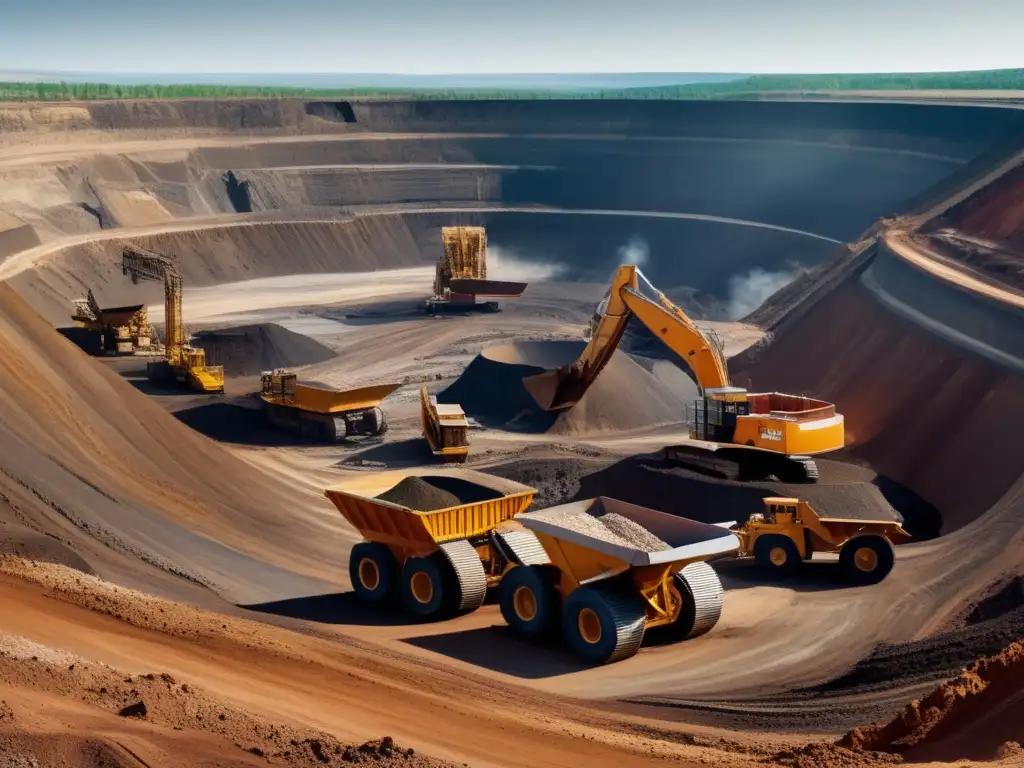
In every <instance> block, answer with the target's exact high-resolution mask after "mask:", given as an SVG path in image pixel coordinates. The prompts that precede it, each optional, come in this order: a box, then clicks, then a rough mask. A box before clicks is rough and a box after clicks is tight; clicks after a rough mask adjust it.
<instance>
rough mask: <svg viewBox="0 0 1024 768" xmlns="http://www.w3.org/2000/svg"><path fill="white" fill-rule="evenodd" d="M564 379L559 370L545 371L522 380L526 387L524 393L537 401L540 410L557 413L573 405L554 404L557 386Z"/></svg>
mask: <svg viewBox="0 0 1024 768" xmlns="http://www.w3.org/2000/svg"><path fill="white" fill-rule="evenodd" d="M564 379H565V374H564V373H563V372H562V371H560V370H558V371H545V372H544V373H537V374H534V375H533V376H526V377H525V378H523V386H524V387H526V391H527V392H529V393H530V396H531V397H532V398H533V399H534V400H536V401H537V405H539V406H540V407H541V410H544V411H559V410H562V409H563V408H571V407H572V406H573V405H575V403H567V404H564V405H562V404H561V403H559V404H556V403H555V397H556V396H557V395H558V389H559V385H560V384H561V383H562V381H563V380H564Z"/></svg>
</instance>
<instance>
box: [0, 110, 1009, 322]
mask: <svg viewBox="0 0 1024 768" xmlns="http://www.w3.org/2000/svg"><path fill="white" fill-rule="evenodd" d="M346 104H347V105H348V106H346ZM54 109H56V108H55V107H47V106H39V107H31V108H30V107H26V106H25V105H15V106H14V107H3V106H0V124H2V125H5V126H14V128H12V129H11V131H10V132H9V133H8V134H5V135H7V136H8V137H10V136H13V135H15V134H17V135H19V136H21V137H22V138H26V139H27V138H31V137H35V139H37V140H40V139H45V140H49V141H54V142H56V141H60V142H65V141H71V140H74V138H75V136H80V137H83V138H85V137H87V136H91V135H92V134H91V133H89V132H90V131H96V130H98V129H109V130H110V131H112V132H114V134H119V135H121V136H125V137H128V138H132V139H134V138H138V137H145V138H152V139H157V138H162V137H168V136H171V137H175V140H178V139H180V138H181V137H192V138H194V139H195V140H194V142H192V144H191V147H190V146H189V143H188V142H186V143H185V144H183V145H180V146H179V145H175V147H176V148H175V149H173V151H171V150H168V151H164V152H161V151H159V150H157V149H156V147H155V145H154V146H153V147H151V148H150V149H148V150H147V151H146V152H145V153H144V154H133V152H132V151H128V150H125V154H118V153H117V152H114V153H113V154H109V155H98V156H94V157H76V158H73V159H70V160H60V161H59V162H58V161H56V160H55V161H53V162H49V163H39V164H30V165H28V166H25V165H22V166H19V167H18V168H17V169H11V170H7V169H5V168H4V167H3V163H2V162H0V181H2V182H3V183H2V184H0V213H2V214H3V218H2V220H0V258H2V257H4V256H6V255H11V254H13V253H16V252H20V251H21V250H23V249H24V248H25V247H27V246H29V245H31V244H32V243H33V238H34V237H37V238H39V239H40V240H43V241H46V242H51V241H55V240H57V239H60V238H63V237H68V236H74V237H83V236H89V235H93V234H95V235H97V236H99V235H101V234H102V230H103V229H107V228H112V227H129V228H138V227H149V228H153V229H155V230H159V229H162V228H163V229H166V228H170V225H172V224H173V227H174V228H177V229H180V231H178V232H175V233H173V234H167V235H159V236H157V235H150V234H144V233H142V234H140V235H139V237H141V238H142V239H143V241H144V242H147V243H148V244H149V245H150V246H157V247H166V248H173V249H176V250H177V251H179V252H180V253H181V254H183V258H184V259H185V261H186V262H187V264H186V270H187V273H188V274H187V275H186V279H187V280H188V281H189V283H190V284H195V285H209V284H213V283H217V282H221V281H223V280H234V279H245V278H248V277H264V276H272V275H280V274H287V273H289V272H319V271H350V270H359V269H373V268H384V267H389V266H408V265H411V264H431V263H433V262H434V261H435V260H436V259H437V257H438V256H439V255H440V240H439V237H438V236H437V228H438V227H439V226H440V225H441V224H443V223H449V224H450V223H465V224H484V225H486V226H487V227H488V233H489V239H490V242H491V243H492V244H493V245H494V246H495V248H496V249H497V250H498V251H499V252H502V251H503V252H505V253H509V254H512V255H514V256H517V257H519V258H523V259H527V260H535V261H545V262H554V263H556V264H558V265H559V266H560V267H561V269H562V276H563V277H565V278H567V279H577V280H587V281H595V282H602V283H603V282H605V281H606V280H607V279H608V275H609V274H610V273H611V270H612V269H613V268H614V266H616V265H617V264H618V263H621V261H622V260H623V259H624V258H629V257H630V256H629V254H634V255H635V254H637V253H639V258H641V259H642V260H643V262H644V263H643V268H644V269H645V271H646V272H647V274H648V275H649V277H651V279H652V280H653V281H654V282H655V283H656V284H657V285H658V286H659V287H661V288H662V289H664V290H667V291H669V292H672V291H673V290H675V289H681V288H683V287H687V288H692V289H696V290H698V291H701V292H705V293H707V294H709V295H710V296H711V297H712V298H713V299H714V300H715V301H716V302H720V303H723V304H724V303H728V302H729V301H730V297H731V294H732V292H733V290H734V288H733V284H732V280H733V278H736V277H740V278H743V277H744V276H746V275H748V274H749V273H750V272H751V271H753V270H755V269H761V270H764V271H767V272H769V273H771V274H773V275H775V276H776V278H778V280H781V281H784V280H785V279H789V278H790V277H793V276H795V275H797V274H799V273H800V271H801V270H803V269H805V268H808V267H812V266H814V265H816V264H820V263H822V262H824V261H825V260H827V259H829V258H830V257H832V256H833V255H834V254H835V253H836V252H837V251H838V250H839V249H840V247H841V246H840V245H839V243H843V242H847V241H850V240H855V239H857V238H858V237H859V236H860V234H861V233H862V232H863V231H864V230H865V229H866V228H868V227H870V226H871V225H872V223H873V222H874V221H875V220H877V219H878V217H880V216H885V215H891V214H893V213H895V212H898V211H900V210H901V209H902V206H904V205H905V204H907V201H909V200H912V199H914V198H915V196H919V195H921V194H923V193H925V192H926V191H927V190H929V189H932V188H933V187H934V186H935V185H937V184H941V183H942V182H943V180H944V179H947V178H949V177H950V175H951V174H956V173H959V172H962V171H963V169H965V168H969V167H970V161H971V160H972V158H975V157H977V156H979V155H983V154H984V153H985V152H986V151H988V150H989V149H990V148H991V147H993V146H997V145H1000V143H1001V142H1005V141H1006V140H1007V138H1006V137H1007V136H1008V135H1019V134H1020V133H1022V132H1024V116H1022V114H1021V113H1020V112H1018V111H1016V110H1003V109H986V108H982V107H943V106H934V105H906V104H854V103H843V104H836V103H831V104H829V103H820V104H818V103H772V102H751V103H745V102H637V101H629V102H613V101H595V102H579V101H570V102H557V101H539V102H510V101H497V102H435V103H429V102H355V101H354V102H351V103H347V102H338V103H333V102H302V101H298V100H266V101H260V100H248V101H246V100H239V101H231V102H187V101H185V102H163V103H156V102H144V101H140V102H130V103H128V102H125V103H116V102H115V103H108V102H105V103H97V104H83V105H75V107H74V108H68V110H70V111H68V112H66V113H63V112H62V113H60V114H61V115H63V117H62V118H61V119H57V118H56V117H54V115H55V114H57V113H56V112H54V111H53V110H54ZM4 115H6V117H4ZM47 116H49V117H47ZM65 118H66V119H65ZM5 121H6V122H5ZM382 132H388V134H387V135H384V133H382ZM423 132H431V133H430V135H424V134H423ZM312 133H319V134H324V135H321V136H317V137H313V136H310V135H309V134H312ZM41 134H46V135H41ZM213 134H217V135H218V136H220V137H224V136H225V135H227V136H230V137H234V138H235V139H239V140H241V139H248V138H251V141H249V142H248V143H245V144H241V143H240V144H237V145H233V146H224V145H222V144H223V140H222V139H217V140H216V141H214V139H212V138H207V137H211V136H212V135H213ZM288 136H294V141H290V140H286V141H284V142H283V143H266V140H267V139H270V138H275V137H276V138H281V137H286V138H287V137H288ZM103 138H104V141H106V142H109V141H111V140H112V139H113V135H112V134H104V135H103ZM325 138H328V139H331V140H323V139H325ZM334 139H337V140H334ZM211 142H212V144H211ZM217 142H221V143H220V144H218V143H217ZM351 216H358V217H359V219H358V222H359V223H358V224H353V223H352V219H351V218H350V217H351ZM210 217H233V218H231V219H230V220H223V219H221V220H218V221H217V222H216V226H210V221H209V219H210ZM179 222H180V226H179ZM253 223H255V224H258V225H259V227H258V228H254V229H253V230H251V231H250V230H247V229H245V228H242V227H236V228H233V227H234V224H245V225H248V224H253ZM187 224H194V226H191V227H190V226H187ZM224 224H231V225H232V226H223V225H224ZM187 230H194V231H187ZM333 230H338V231H337V232H336V233H335V232H334V231H333ZM76 248H77V246H69V248H68V249H67V250H66V253H67V255H66V256H63V257H61V260H60V263H59V264H57V265H56V266H55V267H53V268H52V269H49V268H48V270H47V272H48V273H47V274H46V275H44V276H42V277H41V278H40V279H39V280H37V281H33V280H32V279H30V278H28V277H26V278H24V279H23V280H22V281H21V282H19V283H18V284H17V286H18V289H19V290H20V291H23V292H24V293H25V295H27V296H28V297H29V298H30V301H31V303H33V305H37V306H39V307H40V308H42V309H43V310H44V311H45V312H46V313H47V317H48V319H53V320H55V319H56V317H57V315H56V314H51V313H55V312H57V311H59V312H60V313H61V316H62V315H63V314H64V312H65V309H64V305H65V304H66V302H67V301H69V300H70V299H71V298H74V297H76V296H78V295H81V294H82V292H83V288H84V287H85V286H89V287H92V288H93V289H94V291H96V293H97V298H98V299H99V300H100V301H101V302H106V303H123V301H126V300H129V296H127V294H126V291H127V288H126V285H125V282H126V281H124V280H123V278H122V277H121V276H120V274H119V272H118V271H116V270H115V269H114V266H115V265H114V264H113V262H112V261H109V260H110V258H112V257H110V256H109V253H114V251H116V249H113V250H110V251H108V249H106V248H105V247H103V248H100V247H99V246H96V245H93V244H89V245H87V246H83V248H84V251H78V250H76ZM98 248H99V250H97V249H98ZM100 251H102V252H100ZM104 254H108V255H107V256H104ZM82 256H86V257H88V258H82ZM104 259H107V261H108V262H109V263H107V262H105V261H104ZM104 263H106V266H104ZM94 264H99V266H93V265H94ZM146 290H148V288H147V289H146ZM136 296H142V297H143V299H144V300H148V299H147V298H146V294H145V293H142V294H140V293H137V292H134V291H133V292H132V295H131V300H135V297H136ZM149 298H152V297H151V296H150V297H149ZM143 299H140V300H143ZM711 303H714V302H711ZM58 307H59V310H58Z"/></svg>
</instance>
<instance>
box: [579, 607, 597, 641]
mask: <svg viewBox="0 0 1024 768" xmlns="http://www.w3.org/2000/svg"><path fill="white" fill-rule="evenodd" d="M577 625H578V626H579V630H580V637H582V638H583V640H584V641H585V642H587V643H590V644H591V645H596V644H597V643H599V642H601V635H602V632H601V619H600V617H599V616H598V615H597V613H595V612H594V610H593V609H592V608H584V609H583V610H582V611H580V615H579V618H578V619H577Z"/></svg>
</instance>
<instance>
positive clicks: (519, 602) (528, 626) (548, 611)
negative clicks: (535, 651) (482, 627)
mask: <svg viewBox="0 0 1024 768" xmlns="http://www.w3.org/2000/svg"><path fill="white" fill-rule="evenodd" d="M499 590H500V593H501V598H500V604H501V615H502V616H503V617H504V618H505V621H506V623H507V624H508V626H509V628H511V630H512V631H513V632H514V633H515V634H517V635H519V636H520V637H525V638H530V639H534V638H539V637H542V636H544V635H546V634H548V633H549V632H550V631H551V630H552V629H553V628H554V625H555V619H556V618H557V617H558V609H559V605H558V592H557V591H556V590H555V585H554V584H553V583H552V578H551V576H550V573H549V571H548V569H547V568H545V567H544V566H542V565H520V566H517V567H515V568H513V569H512V570H510V571H509V572H508V573H506V574H505V576H504V577H503V578H502V579H501V586H500V587H499Z"/></svg>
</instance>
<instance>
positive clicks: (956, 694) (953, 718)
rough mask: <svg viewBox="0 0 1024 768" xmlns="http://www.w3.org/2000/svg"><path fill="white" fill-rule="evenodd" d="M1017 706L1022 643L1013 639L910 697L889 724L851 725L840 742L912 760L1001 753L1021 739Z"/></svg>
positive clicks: (1023, 702)
mask: <svg viewBox="0 0 1024 768" xmlns="http://www.w3.org/2000/svg"><path fill="white" fill-rule="evenodd" d="M1022 707H1024V642H1016V643H1014V644H1012V645H1011V646H1009V647H1008V648H1006V650H1004V651H1003V652H1002V653H1000V654H997V655H995V656H989V657H987V658H984V659H981V660H980V661H978V662H977V663H976V664H975V665H974V666H973V667H971V668H970V669H967V670H964V671H963V672H962V673H961V674H960V675H959V676H958V677H957V678H955V679H954V680H950V681H949V682H946V683H943V684H942V685H940V686H939V687H938V688H936V689H935V690H934V691H932V692H931V693H930V694H928V695H927V696H926V697H924V698H923V699H922V700H921V701H915V702H913V703H912V704H910V705H909V706H908V707H907V708H906V710H905V711H904V712H903V713H902V714H900V715H899V716H897V717H896V718H894V719H893V720H892V721H890V722H889V723H887V724H885V725H882V726H878V725H870V726H865V727H862V728H855V729H854V730H852V731H851V732H850V733H848V734H847V735H846V736H845V737H844V738H843V740H842V742H840V743H841V745H842V746H848V747H849V746H852V747H858V748H861V749H871V750H885V751H889V752H904V753H906V754H907V756H908V757H912V758H913V759H916V760H939V759H941V760H958V759H964V758H966V759H975V760H991V759H993V758H1001V757H1005V756H1007V755H1005V752H1006V750H1007V749H1008V747H1007V746H1006V744H1007V742H1016V743H1017V744H1018V745H1019V744H1020V743H1021V742H1024V718H1021V717H1020V712H1021V708H1022ZM1017 748H1018V749H1019V746H1018V747H1017ZM1009 749H1012V746H1011V747H1009Z"/></svg>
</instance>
